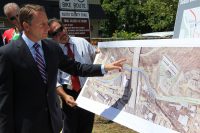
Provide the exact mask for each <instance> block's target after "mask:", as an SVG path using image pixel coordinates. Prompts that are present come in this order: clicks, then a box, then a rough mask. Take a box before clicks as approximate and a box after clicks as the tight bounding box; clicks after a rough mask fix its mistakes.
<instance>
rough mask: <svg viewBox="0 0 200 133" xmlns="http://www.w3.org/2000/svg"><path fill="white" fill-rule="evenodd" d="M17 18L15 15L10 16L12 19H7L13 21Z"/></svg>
mask: <svg viewBox="0 0 200 133" xmlns="http://www.w3.org/2000/svg"><path fill="white" fill-rule="evenodd" d="M17 17H18V14H17V15H16V16H12V17H10V18H9V19H10V21H14V20H16V19H17Z"/></svg>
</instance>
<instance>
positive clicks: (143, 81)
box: [82, 47, 200, 133]
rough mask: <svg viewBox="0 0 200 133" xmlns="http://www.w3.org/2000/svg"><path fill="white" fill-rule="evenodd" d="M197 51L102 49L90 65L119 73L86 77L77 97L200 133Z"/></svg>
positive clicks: (166, 124) (161, 124)
mask: <svg viewBox="0 0 200 133" xmlns="http://www.w3.org/2000/svg"><path fill="white" fill-rule="evenodd" d="M199 51H200V48H193V47H189V48H188V47H187V48H184V47H181V48H176V47H175V48H174V47H173V48H171V47H156V48H155V47H135V48H128V47H126V48H104V49H101V54H100V55H99V56H98V58H97V59H96V60H95V63H96V64H99V63H102V64H106V63H110V62H113V61H115V60H117V59H120V58H122V57H123V58H127V61H126V63H125V64H124V65H123V70H122V71H121V72H119V71H111V72H108V73H107V74H105V76H103V77H94V78H89V80H88V81H87V82H86V84H85V88H86V89H84V91H83V93H82V96H83V97H86V98H88V99H90V100H92V101H95V102H99V103H101V104H104V105H107V106H111V107H113V108H115V109H117V110H121V111H123V112H126V113H128V114H132V115H135V116H138V117H140V118H142V119H144V120H147V121H149V122H152V123H154V124H158V125H160V126H163V127H166V128H169V129H172V130H174V131H177V132H181V133H198V132H200V106H199V105H200V60H199V59H200V52H199Z"/></svg>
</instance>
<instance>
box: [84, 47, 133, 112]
mask: <svg viewBox="0 0 200 133" xmlns="http://www.w3.org/2000/svg"><path fill="white" fill-rule="evenodd" d="M122 57H123V58H126V59H127V61H126V63H125V64H124V65H123V71H121V72H119V71H118V70H115V71H110V72H108V73H107V74H106V75H105V76H103V77H94V78H92V80H89V81H88V82H87V83H86V84H85V86H86V87H87V90H85V91H84V92H83V96H85V97H88V98H90V99H93V100H95V101H98V102H100V103H102V104H105V105H109V106H112V107H114V108H117V109H126V110H129V108H128V106H127V102H128V101H129V99H130V94H131V91H132V89H131V81H132V80H131V77H132V65H133V57H134V48H118V49H116V48H109V49H102V50H101V54H100V55H99V57H98V59H97V60H96V62H95V63H96V64H99V63H102V64H108V63H111V62H113V61H115V60H118V59H121V58H122ZM124 106H127V108H126V107H124Z"/></svg>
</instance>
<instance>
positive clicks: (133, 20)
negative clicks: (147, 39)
mask: <svg viewBox="0 0 200 133" xmlns="http://www.w3.org/2000/svg"><path fill="white" fill-rule="evenodd" d="M101 2H102V7H103V9H104V11H105V14H106V16H107V20H106V21H105V23H104V24H103V25H102V28H101V30H102V33H103V34H104V35H106V36H107V37H110V36H112V34H113V33H115V31H118V32H120V31H125V32H127V33H131V32H136V33H146V32H152V31H165V30H172V29H173V27H174V23H175V16H176V10H177V5H178V0H171V1H169V0H101Z"/></svg>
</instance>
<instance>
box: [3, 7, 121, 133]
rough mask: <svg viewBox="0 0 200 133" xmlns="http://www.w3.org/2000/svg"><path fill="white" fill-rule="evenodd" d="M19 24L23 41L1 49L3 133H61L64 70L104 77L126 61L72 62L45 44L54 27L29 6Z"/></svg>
mask: <svg viewBox="0 0 200 133" xmlns="http://www.w3.org/2000/svg"><path fill="white" fill-rule="evenodd" d="M19 19H20V24H21V25H22V27H23V30H24V32H23V34H22V36H21V37H20V38H19V39H18V40H17V41H13V42H11V45H6V46H3V47H1V48H0V133H59V132H60V131H61V128H62V118H61V110H60V107H59V100H58V97H57V94H56V89H55V87H56V81H57V71H58V68H59V69H61V70H63V71H65V72H67V73H69V74H71V75H81V76H101V75H103V73H104V71H105V72H106V71H109V70H113V69H121V68H122V65H121V63H122V62H123V61H124V60H119V61H116V62H113V63H111V64H106V65H86V64H85V65H82V64H80V63H79V62H76V61H74V60H72V59H70V58H68V57H67V56H65V55H64V54H63V52H62V50H61V48H60V47H59V45H58V44H56V43H55V42H53V41H52V40H47V39H45V38H46V37H47V35H48V30H49V26H48V19H47V16H46V13H45V10H44V8H43V7H42V6H39V5H31V4H28V5H25V6H24V7H22V8H21V9H20V13H19Z"/></svg>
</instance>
